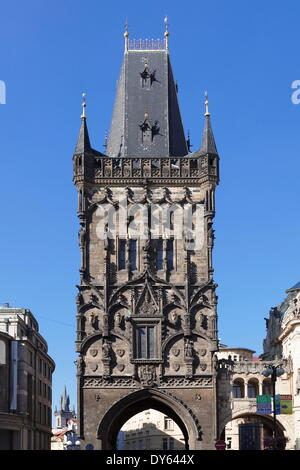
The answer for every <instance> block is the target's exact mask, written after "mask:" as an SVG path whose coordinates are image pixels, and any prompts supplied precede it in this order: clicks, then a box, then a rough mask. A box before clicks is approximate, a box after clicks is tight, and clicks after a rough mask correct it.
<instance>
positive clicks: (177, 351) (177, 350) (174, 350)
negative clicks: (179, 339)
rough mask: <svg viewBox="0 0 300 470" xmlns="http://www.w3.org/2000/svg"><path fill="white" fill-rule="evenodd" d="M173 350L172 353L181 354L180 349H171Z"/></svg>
mask: <svg viewBox="0 0 300 470" xmlns="http://www.w3.org/2000/svg"><path fill="white" fill-rule="evenodd" d="M171 352H172V354H174V356H179V354H180V349H177V348H173V349H171Z"/></svg>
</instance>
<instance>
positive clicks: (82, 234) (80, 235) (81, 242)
mask: <svg viewBox="0 0 300 470" xmlns="http://www.w3.org/2000/svg"><path fill="white" fill-rule="evenodd" d="M78 238H79V246H80V247H83V246H84V245H85V240H86V230H85V227H81V229H80V230H79V233H78Z"/></svg>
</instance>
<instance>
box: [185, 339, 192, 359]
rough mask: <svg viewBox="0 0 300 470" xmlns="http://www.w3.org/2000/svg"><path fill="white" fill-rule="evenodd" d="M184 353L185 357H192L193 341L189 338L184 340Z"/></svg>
mask: <svg viewBox="0 0 300 470" xmlns="http://www.w3.org/2000/svg"><path fill="white" fill-rule="evenodd" d="M185 355H186V357H193V342H192V340H190V339H189V338H187V339H186V342H185Z"/></svg>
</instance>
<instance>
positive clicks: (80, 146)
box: [75, 93, 91, 154]
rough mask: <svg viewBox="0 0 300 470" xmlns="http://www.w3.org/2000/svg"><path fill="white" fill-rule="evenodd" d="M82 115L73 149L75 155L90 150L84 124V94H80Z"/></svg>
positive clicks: (86, 129)
mask: <svg viewBox="0 0 300 470" xmlns="http://www.w3.org/2000/svg"><path fill="white" fill-rule="evenodd" d="M82 98H83V101H82V105H81V106H82V114H81V126H80V131H79V136H78V140H77V144H76V148H75V154H77V153H85V152H88V151H89V150H91V144H90V138H89V133H88V128H87V124H86V113H85V109H86V93H82Z"/></svg>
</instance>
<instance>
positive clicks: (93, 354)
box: [90, 349, 98, 357]
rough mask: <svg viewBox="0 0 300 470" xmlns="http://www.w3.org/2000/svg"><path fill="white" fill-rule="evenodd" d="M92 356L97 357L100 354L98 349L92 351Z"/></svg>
mask: <svg viewBox="0 0 300 470" xmlns="http://www.w3.org/2000/svg"><path fill="white" fill-rule="evenodd" d="M90 353H91V356H93V357H96V356H97V354H98V349H90Z"/></svg>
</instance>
